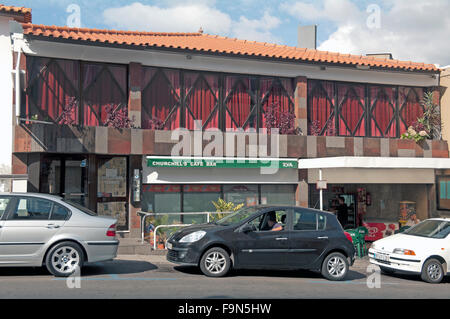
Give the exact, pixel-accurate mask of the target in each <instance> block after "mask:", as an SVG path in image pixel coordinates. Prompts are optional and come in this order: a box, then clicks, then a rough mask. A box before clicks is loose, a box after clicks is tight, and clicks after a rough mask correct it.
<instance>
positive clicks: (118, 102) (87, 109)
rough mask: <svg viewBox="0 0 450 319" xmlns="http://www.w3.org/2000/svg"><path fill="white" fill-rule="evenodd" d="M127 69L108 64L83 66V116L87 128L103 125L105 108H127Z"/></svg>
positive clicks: (105, 117)
mask: <svg viewBox="0 0 450 319" xmlns="http://www.w3.org/2000/svg"><path fill="white" fill-rule="evenodd" d="M126 83H127V68H126V67H125V66H112V65H106V64H84V65H83V102H84V103H83V104H84V105H83V114H84V123H83V124H84V125H85V126H99V125H103V124H104V123H105V121H106V119H107V113H106V112H105V107H106V106H107V105H115V106H117V107H118V106H121V107H127V98H126V97H127V94H126V91H127V86H126Z"/></svg>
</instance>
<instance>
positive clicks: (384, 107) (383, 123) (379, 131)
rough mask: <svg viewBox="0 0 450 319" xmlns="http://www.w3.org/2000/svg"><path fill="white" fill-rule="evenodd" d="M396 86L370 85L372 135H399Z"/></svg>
mask: <svg viewBox="0 0 450 319" xmlns="http://www.w3.org/2000/svg"><path fill="white" fill-rule="evenodd" d="M396 95H397V90H396V88H395V87H386V86H370V87H369V101H370V125H371V136H376V137H397V116H396Z"/></svg>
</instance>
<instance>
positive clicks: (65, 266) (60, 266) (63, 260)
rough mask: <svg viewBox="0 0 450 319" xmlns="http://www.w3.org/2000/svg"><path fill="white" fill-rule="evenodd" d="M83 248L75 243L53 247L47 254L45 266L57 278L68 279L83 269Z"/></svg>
mask: <svg viewBox="0 0 450 319" xmlns="http://www.w3.org/2000/svg"><path fill="white" fill-rule="evenodd" d="M83 257H84V256H83V251H82V250H81V247H80V246H79V245H78V244H76V243H73V242H62V243H59V244H57V245H55V246H53V247H52V248H51V249H50V251H49V252H48V254H47V258H46V260H45V265H46V267H47V269H48V271H49V272H50V273H51V274H53V275H54V276H56V277H68V276H70V275H72V274H73V273H75V272H76V271H77V270H79V269H81V267H82V266H83V262H84V258H83Z"/></svg>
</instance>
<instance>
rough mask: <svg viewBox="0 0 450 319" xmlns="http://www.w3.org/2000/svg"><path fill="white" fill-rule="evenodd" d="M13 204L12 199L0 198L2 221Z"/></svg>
mask: <svg viewBox="0 0 450 319" xmlns="http://www.w3.org/2000/svg"><path fill="white" fill-rule="evenodd" d="M10 202H11V198H10V197H3V196H2V197H0V219H1V218H2V217H3V214H4V213H5V212H6V209H7V208H8V205H9V203H10Z"/></svg>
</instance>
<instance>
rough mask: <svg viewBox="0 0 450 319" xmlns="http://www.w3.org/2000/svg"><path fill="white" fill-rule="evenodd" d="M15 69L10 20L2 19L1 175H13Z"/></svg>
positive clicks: (0, 50)
mask: <svg viewBox="0 0 450 319" xmlns="http://www.w3.org/2000/svg"><path fill="white" fill-rule="evenodd" d="M12 69H13V59H12V49H11V40H10V35H9V18H8V17H0V137H1V151H0V169H1V170H2V171H1V172H0V173H11V154H12V140H13V137H12V132H13V126H12V123H13V119H12V115H13V113H12V109H13V106H12V105H13V97H12V95H13V75H12V74H11V70H12Z"/></svg>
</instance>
